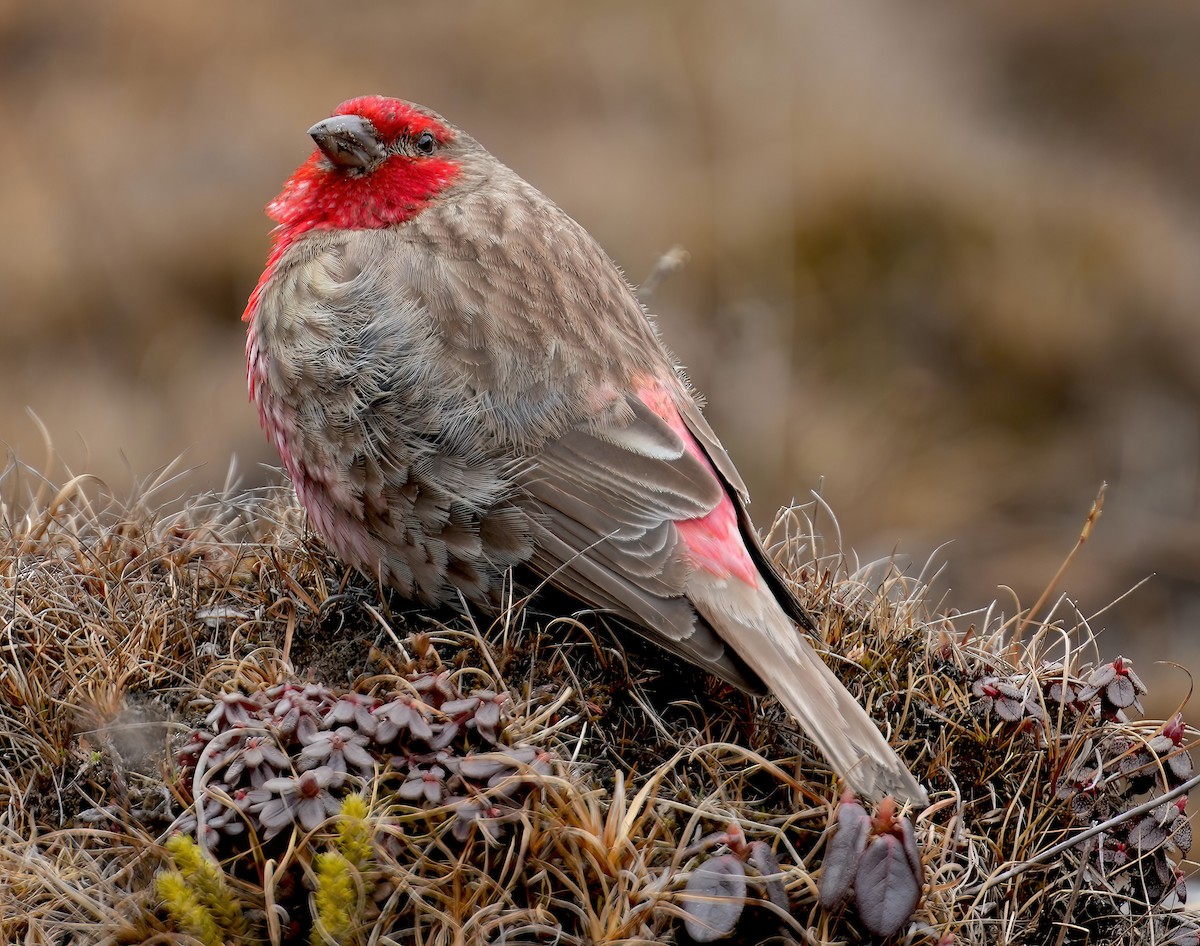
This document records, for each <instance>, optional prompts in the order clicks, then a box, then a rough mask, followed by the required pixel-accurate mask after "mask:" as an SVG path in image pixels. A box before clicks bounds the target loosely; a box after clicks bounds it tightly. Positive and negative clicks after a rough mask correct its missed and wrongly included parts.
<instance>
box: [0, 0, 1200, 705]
mask: <svg viewBox="0 0 1200 946" xmlns="http://www.w3.org/2000/svg"><path fill="white" fill-rule="evenodd" d="M365 92H383V93H388V94H394V95H398V96H402V97H405V98H410V99H414V100H416V101H419V102H422V103H425V104H428V105H430V106H432V107H434V108H436V109H438V110H440V111H442V112H444V113H445V114H446V115H447V116H448V117H450V118H451V119H452V120H453V121H455V122H456V123H458V124H460V125H462V126H464V127H466V128H467V129H469V130H470V131H471V132H472V134H474V135H475V137H477V138H478V139H480V140H481V141H482V142H483V143H484V144H486V145H487V146H488V147H489V148H490V149H491V150H492V151H494V152H495V153H496V154H497V155H498V156H499V157H500V158H501V159H502V160H504V161H505V162H506V163H508V164H510V165H512V166H513V167H514V168H516V169H517V171H518V172H519V173H521V174H522V175H523V176H525V177H526V178H528V179H529V180H531V181H533V182H534V183H535V184H536V185H537V186H538V187H539V188H541V189H542V190H544V191H545V192H546V193H548V194H549V195H551V196H552V197H553V198H554V199H555V200H557V201H558V202H559V203H560V204H562V206H564V207H565V208H566V209H567V210H568V211H569V212H570V213H571V214H572V215H574V216H575V217H576V218H578V219H579V220H580V221H582V222H583V224H584V225H585V226H586V227H588V228H589V229H590V230H591V231H592V232H593V233H594V234H595V235H596V236H597V237H598V238H599V239H600V241H601V242H602V243H603V244H604V245H605V247H607V249H608V250H609V252H610V253H611V254H612V255H613V256H614V257H615V258H616V259H617V261H618V262H619V263H620V264H621V265H622V266H623V267H624V268H625V269H626V271H627V273H628V274H629V276H630V278H631V279H632V280H634V281H640V280H642V279H643V278H644V277H645V276H646V274H647V273H649V271H650V270H651V269H652V268H653V266H654V263H655V261H656V260H657V259H658V257H659V255H660V254H661V253H663V252H664V251H666V250H667V249H668V248H669V247H671V246H672V245H674V244H680V245H682V246H684V247H685V248H686V249H687V250H688V252H689V253H690V254H691V263H690V265H689V266H688V268H686V269H685V270H684V271H682V272H681V273H679V274H676V275H674V276H672V277H671V278H670V279H669V280H668V281H667V282H666V283H665V284H663V285H662V286H661V287H660V288H659V290H657V291H656V293H655V295H654V297H653V299H652V308H653V309H654V310H655V311H656V312H657V314H658V316H659V319H660V324H661V327H662V331H663V333H664V334H665V336H666V338H667V340H668V341H669V343H670V344H671V346H672V347H673V348H674V349H675V350H676V352H677V353H678V354H679V356H680V357H681V359H682V360H683V361H684V363H685V364H687V365H688V366H689V368H690V374H691V376H692V378H693V380H694V381H695V383H696V384H697V386H698V387H699V388H700V389H701V390H702V391H703V392H705V393H706V394H707V395H708V397H709V399H710V407H709V414H710V417H711V419H712V421H713V424H714V426H715V427H716V429H717V430H718V431H719V432H721V433H722V435H723V437H724V439H725V441H726V444H727V446H728V447H729V449H730V452H731V453H732V454H733V457H734V459H735V460H736V461H737V462H738V464H739V466H740V467H741V469H742V471H743V473H744V475H745V478H746V479H747V481H748V482H749V484H750V487H751V491H752V493H753V494H754V496H755V505H754V510H755V515H756V518H757V519H758V521H759V522H760V524H762V525H766V524H767V523H769V521H770V519H771V517H772V515H773V513H774V511H775V509H776V508H777V507H778V506H779V505H780V504H782V503H785V502H787V501H789V500H790V499H792V498H793V497H796V498H799V499H804V498H806V497H807V496H808V494H809V492H810V490H812V489H814V488H817V487H820V489H821V490H822V492H823V494H824V495H825V497H826V498H827V500H828V501H829V503H830V504H831V506H832V508H833V509H834V511H835V512H836V513H837V516H838V519H839V522H840V525H841V532H842V537H843V541H844V543H845V544H846V546H847V547H849V548H852V549H853V550H855V552H856V553H857V554H858V556H859V557H860V559H862V560H864V561H868V560H871V559H875V558H878V557H881V556H886V555H889V554H891V553H892V552H893V551H894V550H899V551H900V552H901V553H904V554H905V555H907V556H908V557H910V558H911V559H912V560H913V561H914V562H915V563H916V567H917V568H918V569H919V568H920V566H921V565H922V564H923V563H924V562H925V560H926V559H927V558H928V557H929V556H930V555H931V554H933V553H934V551H935V550H936V549H939V548H941V551H940V552H937V561H939V562H944V563H946V568H945V571H944V572H943V574H942V576H941V577H940V578H939V580H938V582H937V586H936V587H937V594H938V596H942V595H944V596H945V598H946V601H947V603H948V604H953V605H956V606H958V607H959V608H962V609H964V610H965V609H971V608H975V607H978V606H980V605H983V604H986V603H987V602H989V601H991V600H992V599H994V598H996V597H1000V599H1001V607H1002V608H1003V609H1004V610H1005V611H1006V612H1007V613H1009V614H1011V613H1012V612H1013V610H1014V609H1015V607H1016V603H1015V602H1016V601H1018V600H1019V601H1020V602H1021V604H1022V605H1024V606H1028V605H1029V604H1032V603H1033V601H1034V600H1035V599H1036V598H1037V597H1038V595H1039V594H1040V592H1041V590H1042V589H1043V588H1044V587H1045V585H1046V584H1047V583H1048V582H1049V580H1050V579H1051V577H1052V576H1053V574H1054V572H1055V570H1056V569H1057V568H1058V566H1059V564H1060V562H1061V561H1062V559H1063V558H1064V556H1065V555H1066V554H1067V552H1068V551H1069V550H1070V548H1071V547H1072V545H1073V544H1074V542H1075V540H1076V537H1077V536H1078V534H1079V530H1080V527H1081V526H1082V524H1083V522H1084V519H1085V517H1086V515H1087V513H1088V510H1089V508H1090V505H1091V502H1092V499H1093V497H1094V496H1095V494H1096V491H1097V489H1098V487H1099V486H1100V483H1101V482H1102V481H1107V482H1108V483H1109V484H1110V488H1109V493H1108V498H1107V505H1106V508H1105V512H1104V516H1103V518H1102V519H1101V521H1100V523H1099V525H1098V527H1097V530H1096V532H1095V534H1094V535H1093V537H1092V539H1091V541H1090V542H1089V543H1088V545H1087V546H1086V547H1085V549H1084V551H1083V553H1082V555H1081V557H1080V558H1079V559H1078V561H1076V562H1075V564H1074V565H1073V567H1072V568H1071V570H1070V572H1069V573H1068V575H1067V577H1066V579H1065V581H1064V583H1063V585H1062V591H1064V592H1066V593H1067V594H1068V595H1069V596H1070V598H1071V600H1072V601H1073V602H1075V607H1077V608H1078V612H1079V614H1081V615H1082V616H1084V617H1089V618H1092V625H1093V627H1094V629H1096V630H1097V631H1100V630H1101V629H1103V636H1102V637H1101V647H1102V649H1103V650H1104V652H1105V653H1106V655H1107V656H1110V657H1111V656H1113V655H1115V654H1117V653H1125V654H1127V655H1131V656H1132V657H1133V658H1134V660H1135V666H1136V667H1137V669H1138V671H1139V672H1140V673H1141V674H1142V676H1143V677H1144V678H1146V679H1147V681H1148V682H1151V681H1153V682H1152V684H1151V689H1152V693H1151V697H1152V699H1151V701H1150V704H1151V705H1150V707H1148V709H1153V710H1154V711H1155V712H1158V713H1169V712H1171V711H1173V709H1174V707H1175V705H1176V704H1177V703H1178V702H1180V701H1181V700H1182V699H1183V698H1184V696H1185V695H1186V693H1187V690H1188V687H1189V680H1188V677H1187V674H1186V673H1184V672H1183V671H1181V670H1179V669H1177V668H1173V667H1170V666H1163V667H1157V668H1156V667H1155V665H1154V661H1156V660H1168V661H1175V662H1177V663H1178V664H1180V665H1182V666H1183V667H1187V668H1191V669H1192V670H1193V671H1194V670H1197V669H1200V635H1198V634H1197V633H1196V631H1195V627H1196V624H1197V623H1198V622H1200V413H1198V411H1197V407H1198V405H1200V253H1198V251H1200V117H1198V116H1200V6H1197V5H1194V4H1181V3H1180V4H1130V3H1128V2H1125V0H1089V2H1077V3H1072V4H1059V5H1055V4H1045V3H1039V2H1032V0H1031V2H1008V3H1004V4H997V3H964V2H962V0H954V2H951V0H944V2H934V0H923V2H915V3H909V4H903V5H896V4H890V3H887V2H885V0H876V2H859V3H856V4H832V3H824V4H817V3H802V2H794V0H790V2H789V0H779V2H760V0H746V2H742V3H738V4H730V3H720V2H703V0H674V2H672V0H666V2H652V3H648V2H645V0H610V2H605V3H576V4H564V3H558V2H554V0H514V2H509V3H504V4H497V3H486V2H480V0H460V2H457V3H454V4H445V3H403V2H395V0H366V2H359V3H355V4H353V5H345V4H331V3H324V2H322V3H318V2H311V0H259V2H256V3H253V4H247V3H244V2H241V0H208V2H206V3H205V4H202V5H201V4H164V3H155V2H151V0H106V2H105V3H102V4H101V3H86V2H79V0H76V2H74V3H70V2H64V3H34V2H32V0H30V2H14V0H0V127H2V128H3V129H4V131H3V133H2V134H0V165H2V166H3V168H4V173H3V174H2V175H0V208H3V211H2V213H3V215H4V223H5V226H4V227H3V230H2V231H0V440H3V441H4V442H5V443H7V444H8V445H9V447H10V449H11V450H12V451H14V452H15V453H16V454H17V455H18V456H20V457H21V458H22V459H24V460H26V461H29V462H34V463H40V462H41V458H42V456H43V447H42V443H41V437H40V434H39V433H38V430H37V427H36V425H35V424H34V423H33V421H32V420H31V419H30V418H29V416H28V414H27V410H32V411H33V412H35V413H36V414H37V416H38V417H40V418H41V420H42V421H43V422H44V423H45V424H46V426H47V427H48V428H49V430H50V432H51V434H52V436H53V438H54V442H55V445H56V447H57V449H58V450H59V452H60V454H61V455H62V457H63V458H64V460H65V462H66V463H67V464H68V465H69V466H70V467H71V469H72V470H73V471H75V472H82V471H85V470H86V471H89V472H93V473H97V474H99V475H101V476H102V477H104V478H106V479H107V480H108V481H109V482H110V484H111V485H112V486H113V487H114V488H115V489H116V490H118V492H119V491H121V489H122V488H123V487H124V486H126V485H127V484H128V483H129V481H130V477H131V475H136V476H138V477H143V476H145V475H147V474H150V473H152V472H153V471H154V470H155V469H157V468H159V467H161V466H162V465H164V464H166V463H168V462H169V461H171V460H172V459H173V458H175V457H176V456H177V455H179V454H181V453H183V454H184V459H185V463H186V465H187V466H188V467H189V468H190V469H191V473H190V474H189V478H188V482H187V483H186V485H181V486H180V491H181V492H182V491H183V490H185V489H186V490H194V489H201V488H211V487H216V486H219V485H220V484H221V483H222V482H223V481H224V479H225V476H226V471H227V468H228V466H229V463H230V458H231V456H234V455H236V457H237V461H238V466H239V469H240V471H241V474H242V477H243V481H244V482H245V483H246V484H247V485H253V484H257V483H261V482H265V481H267V480H268V479H269V478H271V477H272V476H274V475H275V474H273V473H272V472H271V471H270V470H269V469H267V468H266V466H265V465H266V464H273V463H275V462H276V460H275V457H274V455H273V454H272V452H271V450H270V448H269V447H268V445H267V444H266V441H265V440H264V438H263V436H262V434H261V433H260V431H259V429H258V423H257V418H256V414H255V412H254V410H253V409H252V408H251V407H250V405H249V404H248V403H247V401H246V390H245V381H244V364H243V352H242V344H243V326H242V324H241V322H240V321H239V317H240V315H241V313H242V309H243V306H244V304H245V299H246V296H247V295H248V294H249V292H250V290H251V288H252V287H253V286H254V283H255V281H256V279H257V276H258V274H259V272H260V270H261V267H262V263H263V261H264V259H265V256H266V252H267V246H268V238H267V234H268V230H269V226H270V224H269V222H268V221H267V219H266V218H265V217H264V216H263V213H262V207H263V205H264V204H265V203H266V202H267V201H268V200H269V199H270V198H271V197H273V196H274V195H275V193H276V192H277V190H278V188H279V186H280V184H281V183H282V181H283V180H284V178H285V177H286V176H287V175H288V174H289V173H290V172H291V170H292V169H293V168H294V167H295V166H296V165H297V164H299V163H300V162H301V161H302V160H303V159H304V158H305V157H306V155H307V154H308V153H309V151H310V150H311V143H310V141H309V139H308V138H307V137H306V135H305V129H307V128H308V126H309V125H310V124H311V123H312V122H314V121H316V120H318V119H320V118H322V117H324V116H325V115H327V114H328V113H329V112H330V111H331V109H332V108H333V107H334V106H335V105H337V104H338V103H339V102H340V101H342V100H343V99H346V98H349V97H351V96H354V95H358V94H362V93H365ZM60 472H61V470H60ZM947 543H949V544H948V545H947ZM943 546H944V547H943ZM1150 575H1153V577H1152V578H1151V579H1150V581H1149V582H1148V583H1146V584H1145V585H1143V586H1142V587H1140V588H1138V590H1137V591H1136V592H1135V593H1134V594H1133V595H1131V596H1128V597H1123V596H1124V595H1125V592H1126V591H1127V590H1129V589H1130V588H1132V587H1133V586H1134V585H1136V584H1138V583H1139V582H1140V581H1142V579H1144V578H1146V577H1147V576H1150ZM1007 589H1012V590H1011V591H1009V590H1007ZM1118 599H1119V600H1118ZM1114 601H1116V602H1117V603H1115V604H1113V602H1114ZM1110 605H1112V606H1111V607H1110ZM1059 614H1060V616H1062V617H1065V618H1068V619H1069V618H1070V617H1071V609H1070V607H1067V606H1063V608H1061V609H1060V611H1059ZM1192 718H1193V722H1196V721H1197V714H1195V713H1193V715H1192Z"/></svg>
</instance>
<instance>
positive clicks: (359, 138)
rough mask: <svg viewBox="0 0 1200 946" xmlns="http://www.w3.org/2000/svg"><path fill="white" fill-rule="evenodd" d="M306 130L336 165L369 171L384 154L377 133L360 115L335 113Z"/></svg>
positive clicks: (385, 155)
mask: <svg viewBox="0 0 1200 946" xmlns="http://www.w3.org/2000/svg"><path fill="white" fill-rule="evenodd" d="M308 133H309V134H310V135H311V136H312V140H313V141H315V142H316V143H317V147H318V148H320V149H321V151H322V152H324V154H325V157H327V158H328V159H329V160H330V161H332V162H333V163H334V164H336V165H338V166H339V167H344V168H359V169H360V170H363V171H369V170H370V169H371V168H373V167H375V166H376V165H377V164H379V163H380V162H382V161H383V159H384V158H385V157H387V151H386V149H385V148H384V147H383V142H382V141H380V140H379V132H377V131H376V130H375V126H374V125H372V124H371V123H370V122H369V121H368V120H367V119H365V118H363V117H362V116H361V115H334V116H333V118H326V119H325V120H324V121H319V122H317V123H316V124H315V125H313V126H312V128H310V129H309V130H308Z"/></svg>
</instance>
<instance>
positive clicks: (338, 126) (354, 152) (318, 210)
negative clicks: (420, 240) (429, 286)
mask: <svg viewBox="0 0 1200 946" xmlns="http://www.w3.org/2000/svg"><path fill="white" fill-rule="evenodd" d="M308 133H309V135H311V136H312V139H313V141H314V142H316V146H317V147H316V150H315V151H313V153H312V155H311V157H309V159H308V160H307V161H305V162H304V163H303V164H302V165H300V167H299V168H297V169H296V172H295V173H294V174H293V175H292V176H291V178H289V179H288V182H287V183H286V184H285V185H284V188H283V191H282V192H281V193H280V195H279V196H278V197H276V198H275V199H274V200H273V201H271V203H270V204H268V205H267V214H268V215H269V216H270V217H271V219H272V220H274V221H275V222H276V223H278V224H279V225H280V229H281V230H282V231H285V232H287V233H290V235H292V236H293V237H294V236H297V235H299V233H302V232H304V231H307V230H313V229H321V230H328V229H339V230H362V229H379V228H383V227H390V226H394V225H396V224H401V223H404V222H405V221H406V220H409V219H411V218H412V217H414V216H415V215H416V214H418V213H420V212H421V211H422V210H423V209H425V207H427V206H428V205H429V204H430V202H431V201H433V200H435V199H436V198H437V196H438V195H439V194H440V193H442V192H443V191H445V189H446V188H448V187H449V186H450V185H451V184H453V183H454V181H455V180H456V179H457V178H458V177H459V173H460V169H461V166H460V160H459V159H460V157H461V156H460V155H459V154H457V151H458V150H459V149H458V147H457V144H458V139H459V138H460V133H459V132H458V131H456V130H455V129H454V128H453V127H452V126H451V125H450V124H449V123H447V122H446V121H445V120H444V119H443V118H442V117H441V116H440V115H438V114H436V113H435V112H431V111H429V110H428V109H425V108H422V107H421V106H419V105H414V104H412V103H411V102H404V101H402V100H400V99H393V98H386V97H384V96H381V95H365V96H362V97H360V98H356V99H350V100H349V101H348V102H343V103H342V104H341V105H339V106H338V107H337V109H335V110H334V113H333V115H332V117H330V118H326V119H324V120H323V121H319V122H317V123H316V124H315V125H313V126H312V128H310V129H309V130H308Z"/></svg>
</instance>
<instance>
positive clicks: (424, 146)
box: [417, 131, 437, 154]
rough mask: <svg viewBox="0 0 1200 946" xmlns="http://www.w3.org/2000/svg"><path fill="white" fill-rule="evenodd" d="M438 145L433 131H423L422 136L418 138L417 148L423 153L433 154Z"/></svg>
mask: <svg viewBox="0 0 1200 946" xmlns="http://www.w3.org/2000/svg"><path fill="white" fill-rule="evenodd" d="M436 147H437V139H436V138H434V137H433V132H431V131H423V132H421V135H420V137H418V138H417V150H418V151H420V152H421V154H433V149H434V148H436Z"/></svg>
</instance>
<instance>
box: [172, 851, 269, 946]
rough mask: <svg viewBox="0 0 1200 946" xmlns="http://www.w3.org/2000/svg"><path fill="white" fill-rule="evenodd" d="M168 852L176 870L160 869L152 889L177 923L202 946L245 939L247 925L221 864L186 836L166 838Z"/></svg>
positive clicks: (216, 945) (240, 903)
mask: <svg viewBox="0 0 1200 946" xmlns="http://www.w3.org/2000/svg"><path fill="white" fill-rule="evenodd" d="M167 851H168V852H169V853H170V855H171V859H172V860H173V861H174V863H175V869H174V870H165V871H162V872H160V873H159V875H158V877H157V878H155V889H156V890H157V891H158V896H159V897H160V898H161V899H162V902H163V905H164V906H165V907H166V908H167V912H168V913H169V914H170V916H171V919H172V920H174V921H175V923H176V925H177V926H178V927H179V928H180V929H182V930H184V931H185V932H187V933H190V934H191V935H192V936H195V937H196V938H197V939H198V940H200V941H201V942H202V943H204V944H205V946H223V944H225V943H229V942H232V943H243V942H245V940H246V937H247V936H248V935H249V932H250V924H249V923H248V922H247V921H246V917H245V914H244V913H243V912H242V902H241V900H240V899H239V898H238V897H237V896H236V895H235V894H234V893H233V891H232V890H230V888H229V883H228V882H227V881H226V880H225V872H224V871H223V870H221V866H220V865H219V864H218V863H217V862H216V861H214V860H213V859H212V858H210V857H208V856H207V855H206V854H205V853H204V852H203V851H202V850H200V846H199V845H198V844H196V842H195V841H194V840H193V839H192V838H190V837H188V836H187V835H183V834H177V835H175V836H174V837H173V838H171V839H170V840H169V841H167Z"/></svg>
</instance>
